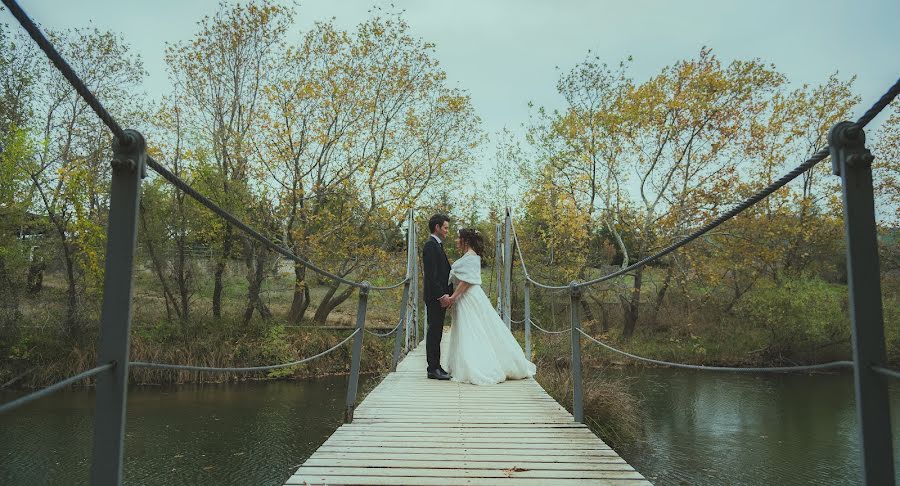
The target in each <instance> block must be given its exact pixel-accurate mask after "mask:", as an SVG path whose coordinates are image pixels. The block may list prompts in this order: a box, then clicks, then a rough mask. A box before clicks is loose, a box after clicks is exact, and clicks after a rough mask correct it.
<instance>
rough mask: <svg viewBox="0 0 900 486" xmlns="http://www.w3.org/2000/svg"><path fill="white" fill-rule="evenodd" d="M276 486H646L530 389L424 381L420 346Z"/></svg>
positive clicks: (531, 384)
mask: <svg viewBox="0 0 900 486" xmlns="http://www.w3.org/2000/svg"><path fill="white" fill-rule="evenodd" d="M538 372H540V371H538ZM286 484H289V485H302V484H372V485H375V484H405V485H410V484H417V485H432V484H434V485H437V484H439V485H485V484H516V485H586V484H592V485H596V484H609V485H628V486H637V485H645V484H650V483H649V482H647V481H646V480H645V479H644V477H643V476H641V475H640V474H639V473H638V472H636V471H635V470H634V468H632V467H631V466H630V465H628V463H626V462H625V461H624V460H623V459H622V458H620V457H619V456H618V454H616V453H615V451H613V450H612V449H610V448H609V447H608V446H607V445H606V444H604V443H603V441H601V440H600V439H599V438H597V437H596V436H595V435H594V434H593V433H592V432H591V431H590V429H588V428H587V427H585V426H584V425H581V424H578V423H575V422H574V420H573V418H572V415H571V414H569V413H568V412H567V411H566V410H565V408H563V407H562V406H560V405H559V404H558V403H556V401H554V400H553V399H552V398H551V397H550V396H549V395H547V393H546V392H545V391H544V390H543V388H541V387H540V385H538V384H537V382H535V381H534V380H519V381H509V382H505V383H501V384H499V385H495V386H486V387H480V386H473V385H464V384H459V383H452V382H448V381H437V380H429V379H427V378H426V377H425V346H424V345H422V346H418V347H417V348H416V349H415V350H413V351H412V352H411V353H409V355H408V356H407V357H406V359H404V360H403V361H402V362H401V363H400V364H399V365H398V367H397V371H396V372H394V373H391V374H389V375H388V376H387V377H386V378H385V379H384V381H383V382H382V383H381V384H380V385H378V387H376V388H375V389H374V390H373V391H372V392H371V393H369V395H368V396H367V397H366V399H365V400H364V401H363V402H362V403H361V404H360V405H359V406H358V407H357V409H356V413H355V417H354V420H353V423H352V424H347V425H343V426H341V427H340V428H338V430H337V431H336V432H335V433H334V434H333V435H332V436H331V437H330V438H329V439H328V440H327V441H325V443H324V444H322V446H321V447H320V448H319V449H318V450H317V451H316V452H315V453H313V455H312V456H311V457H310V458H309V459H307V460H306V462H304V463H303V465H302V466H301V467H300V468H299V469H298V470H297V472H296V473H294V475H293V476H291V477H290V479H288V481H287V483H286Z"/></svg>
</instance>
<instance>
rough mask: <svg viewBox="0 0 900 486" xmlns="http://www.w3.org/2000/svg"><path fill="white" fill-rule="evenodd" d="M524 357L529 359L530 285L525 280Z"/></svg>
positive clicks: (526, 279)
mask: <svg viewBox="0 0 900 486" xmlns="http://www.w3.org/2000/svg"><path fill="white" fill-rule="evenodd" d="M524 290H525V322H524V324H525V356H526V357H527V358H528V359H531V284H530V283H529V282H528V278H527V277H526V278H525V289H524Z"/></svg>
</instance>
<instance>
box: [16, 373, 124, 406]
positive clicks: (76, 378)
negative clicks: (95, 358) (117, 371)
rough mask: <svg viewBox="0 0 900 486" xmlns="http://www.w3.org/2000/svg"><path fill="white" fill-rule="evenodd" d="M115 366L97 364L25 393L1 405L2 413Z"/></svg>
mask: <svg viewBox="0 0 900 486" xmlns="http://www.w3.org/2000/svg"><path fill="white" fill-rule="evenodd" d="M115 366H116V364H115V363H107V364H105V365H100V366H97V367H96V368H91V369H89V370H87V371H84V372H82V373H79V374H77V375H75V376H70V377H69V378H66V379H65V380H62V381H60V382H59V383H54V384H52V385H50V386H48V387H45V388H41V389H40V390H37V391H35V392H32V393H29V394H28V395H25V396H23V397H19V398H17V399H15V400H12V401H9V402H6V403H4V404H2V405H0V414H2V413H6V412H9V411H12V410H15V409H17V408H19V407H21V406H22V405H25V404H28V403H31V402H33V401H35V400H37V399H39V398H43V397H45V396H47V395H51V394H53V393H55V392H58V391H60V390H62V389H63V388H65V387H67V386H69V385H71V384H73V383H77V382H79V381H81V380H84V379H85V378H90V377H92V376H96V375H99V374H100V373H103V372H104V371H107V370H111V369H113V368H115Z"/></svg>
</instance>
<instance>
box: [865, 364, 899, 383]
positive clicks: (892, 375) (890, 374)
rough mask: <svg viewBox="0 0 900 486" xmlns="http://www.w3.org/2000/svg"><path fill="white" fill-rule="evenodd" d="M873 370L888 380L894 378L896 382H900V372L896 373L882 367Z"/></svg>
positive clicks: (875, 367)
mask: <svg viewBox="0 0 900 486" xmlns="http://www.w3.org/2000/svg"><path fill="white" fill-rule="evenodd" d="M872 370H873V371H875V372H876V373H878V374H880V375H884V376H887V377H888V378H894V379H895V380H900V371H894V370H892V369H889V368H884V367H882V366H873V367H872Z"/></svg>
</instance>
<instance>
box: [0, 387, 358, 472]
mask: <svg viewBox="0 0 900 486" xmlns="http://www.w3.org/2000/svg"><path fill="white" fill-rule="evenodd" d="M345 394H346V378H345V377H342V378H329V379H321V380H314V381H307V382H278V383H250V384H247V383H244V384H232V385H203V386H182V387H177V388H155V387H154V388H135V389H133V390H131V391H130V392H129V394H128V421H127V428H126V437H125V465H124V468H125V484H132V485H189V484H190V485H193V484H267V485H280V484H283V483H284V481H285V480H286V479H287V478H288V476H290V475H291V473H292V472H293V471H294V470H295V469H296V467H297V466H298V465H299V464H300V463H301V462H303V460H305V459H306V458H307V457H308V456H309V455H310V454H311V453H312V452H313V451H314V450H315V449H316V448H318V447H319V445H321V443H322V442H324V441H325V439H326V438H327V437H328V436H329V435H330V434H331V433H332V432H334V430H335V429H336V428H337V427H338V426H339V425H340V423H341V422H342V417H343V406H344V397H345ZM11 398H13V396H12V395H10V394H2V395H0V401H3V402H5V401H7V400H9V399H11ZM93 402H94V399H93V392H92V391H79V392H68V393H60V394H57V395H55V396H52V397H47V398H44V399H41V400H39V401H37V402H35V403H32V404H30V405H28V406H25V407H23V408H22V409H19V410H17V411H15V412H13V413H11V414H6V415H4V416H0V484H4V485H6V484H10V485H13V484H15V485H18V484H22V485H26V484H27V485H31V484H73V485H74V484H78V485H81V484H84V485H86V484H88V482H89V481H88V480H89V465H90V456H91V438H92V437H91V434H92V430H93V428H92V427H93Z"/></svg>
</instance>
